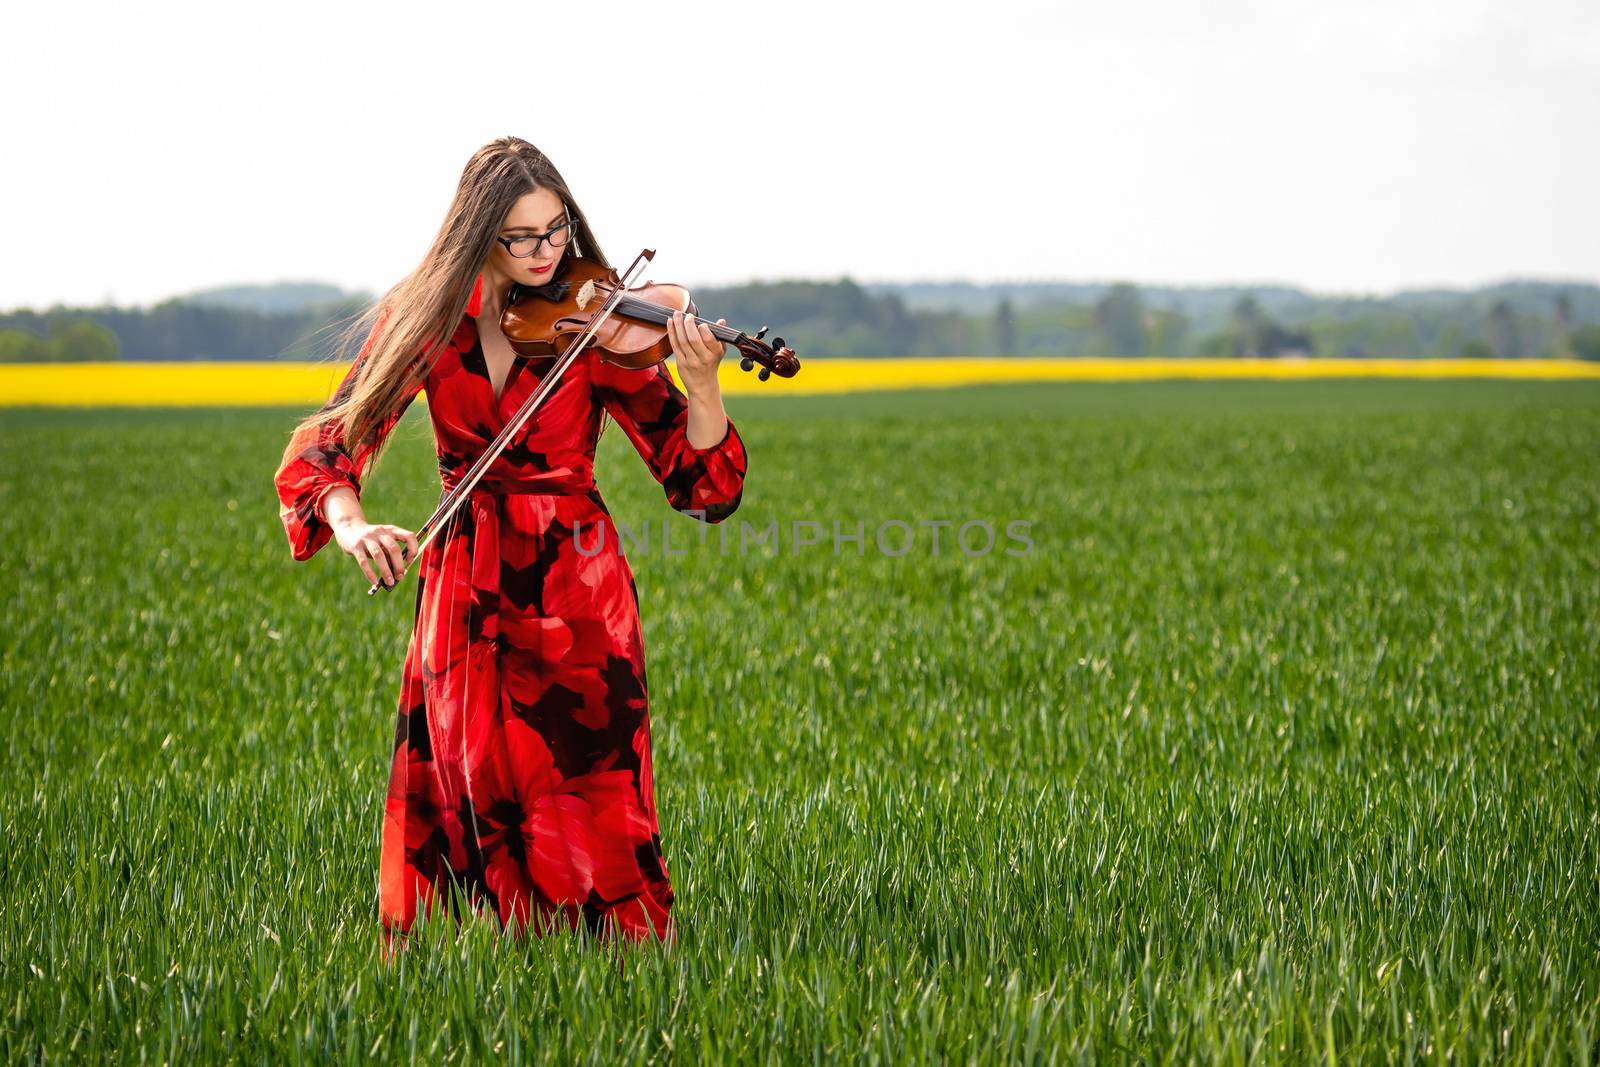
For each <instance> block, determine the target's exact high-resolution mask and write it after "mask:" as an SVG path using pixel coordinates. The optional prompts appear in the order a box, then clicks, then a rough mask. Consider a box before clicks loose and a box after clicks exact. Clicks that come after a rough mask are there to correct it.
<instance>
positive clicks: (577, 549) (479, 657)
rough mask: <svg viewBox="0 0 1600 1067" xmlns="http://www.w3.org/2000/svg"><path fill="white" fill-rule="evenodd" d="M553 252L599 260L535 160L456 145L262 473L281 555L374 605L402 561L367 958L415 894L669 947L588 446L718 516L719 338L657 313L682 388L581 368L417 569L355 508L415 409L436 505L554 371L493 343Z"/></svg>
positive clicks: (542, 275) (723, 449)
mask: <svg viewBox="0 0 1600 1067" xmlns="http://www.w3.org/2000/svg"><path fill="white" fill-rule="evenodd" d="M569 255H574V256H577V255H581V256H584V257H586V258H587V259H590V260H593V261H596V262H598V263H599V264H601V265H602V266H605V267H609V266H610V264H609V263H608V261H607V260H606V259H605V256H604V254H603V253H602V252H601V250H600V246H599V244H598V242H597V241H596V240H595V237H594V233H593V230H591V229H590V227H589V221H588V219H587V218H586V217H585V215H584V213H583V211H582V209H581V208H580V207H579V206H578V203H577V200H576V199H575V198H574V197H573V195H572V193H571V190H569V189H568V188H567V184H566V182H565V181H563V180H562V178H561V175H560V173H559V172H558V171H557V170H556V168H555V166H554V165H553V164H552V163H551V162H550V161H549V160H548V159H547V158H546V157H545V156H544V154H543V153H541V152H540V151H539V150H538V149H536V148H535V147H534V146H533V145H531V144H529V143H528V142H527V141H523V140H521V139H519V138H515V137H507V138H501V139H499V140H496V141H494V142H492V143H490V144H488V145H486V146H485V147H483V148H482V149H480V150H479V151H478V152H477V153H476V154H475V155H474V156H473V157H472V159H471V161H470V162H468V164H467V167H466V170H465V171H464V173H463V174H462V176H461V181H460V185H459V187H458V188H457V190H456V195H455V200H454V202H453V203H452V204H451V206H450V210H449V212H448V214H447V215H446V217H445V221H444V224H443V226H442V228H441V229H440V231H439V234H438V236H437V237H436V238H435V239H434V242H433V246H432V247H431V248H430V249H429V250H428V252H427V255H426V256H425V257H424V258H423V260H422V262H421V263H420V264H419V265H418V267H417V268H416V269H415V270H414V271H412V272H411V274H409V275H408V276H407V277H405V278H404V279H402V280H401V281H400V282H398V283H397V284H396V285H395V286H394V287H393V288H391V289H390V290H389V291H388V292H387V293H386V294H385V295H384V296H383V297H382V298H381V299H380V300H379V302H378V303H377V305H375V306H374V307H373V308H372V309H369V311H368V312H367V313H366V315H364V316H363V317H362V318H361V319H360V320H358V321H357V322H356V323H355V324H354V325H353V326H352V328H351V329H350V330H349V331H348V332H347V333H346V334H345V336H344V337H343V339H342V340H343V341H344V343H346V344H348V343H352V342H354V340H356V339H357V338H359V337H360V336H362V335H363V334H369V336H368V337H367V340H366V343H365V344H364V346H363V347H362V348H361V351H360V354H359V355H358V356H357V357H356V358H355V360H354V362H353V363H352V365H351V367H350V370H349V371H348V373H347V374H346V375H345V377H344V380H343V382H342V384H341V385H340V386H339V388H338V390H337V391H336V392H335V393H334V396H333V398H332V399H331V400H330V401H329V402H328V404H327V405H325V406H324V407H323V408H321V409H320V410H319V411H317V412H316V413H314V414H312V415H310V416H308V417H307V418H306V419H305V420H304V421H302V422H301V423H300V425H299V426H298V427H297V428H296V429H295V431H294V433H293V435H292V438H291V440H290V442H289V445H288V447H287V448H286V449H285V450H284V454H283V459H282V462H281V465H280V466H279V468H278V471H277V474H276V478H275V481H276V484H277V491H278V498H279V502H280V504H281V510H280V516H281V518H282V520H283V525H284V529H285V530H286V531H287V533H288V537H289V545H290V549H291V553H292V555H293V557H294V558H295V559H297V560H306V559H310V558H311V556H312V555H313V554H314V553H315V552H316V551H317V550H318V549H319V548H321V547H322V546H323V545H324V544H326V543H327V542H328V541H329V540H333V541H335V542H336V543H337V544H338V546H339V548H340V549H341V550H342V551H343V552H345V553H346V554H348V555H350V556H352V557H353V558H354V559H355V561H356V564H357V565H358V566H359V568H360V571H361V574H363V575H364V576H365V577H366V580H367V581H368V582H369V583H373V582H382V583H383V584H384V586H385V587H386V588H392V587H393V586H394V585H395V583H396V582H398V581H399V580H400V578H402V577H403V576H404V573H405V570H406V568H407V566H408V564H410V563H412V562H416V563H417V564H418V577H417V592H416V604H415V609H414V616H413V630H412V636H411V642H410V646H409V648H408V650H407V652H406V658H405V663H404V666H403V668H402V671H401V683H400V700H399V714H398V720H397V722H396V728H395V734H394V755H393V762H392V765H391V769H390V778H389V789H388V797H387V801H386V807H385V812H384V820H383V832H382V846H381V857H380V861H379V877H378V888H379V903H380V907H381V920H382V925H383V934H384V941H383V944H384V948H385V955H386V957H387V955H388V954H389V953H390V952H392V950H393V949H394V948H395V947H397V945H396V943H397V941H399V942H403V940H404V935H405V934H406V933H408V932H409V930H410V928H411V925H412V923H413V922H414V920H415V918H416V915H417V911H418V905H419V903H420V904H421V905H422V906H423V907H424V908H427V909H429V910H430V911H431V910H432V906H433V904H434V902H435V900H436V898H437V897H438V896H439V895H440V894H441V892H443V894H444V895H445V896H446V897H447V899H448V900H449V901H450V903H451V908H452V911H453V913H454V914H455V915H456V916H457V918H459V917H460V909H459V907H458V906H457V904H458V902H459V901H461V900H466V901H468V902H470V904H471V905H472V906H473V908H474V909H476V908H477V907H479V906H485V907H488V908H491V909H493V911H494V912H495V913H496V915H497V917H498V919H499V922H500V924H501V926H502V927H503V928H512V929H516V930H521V929H523V928H524V927H526V926H528V925H529V924H532V925H533V926H534V927H535V929H536V930H537V931H538V932H541V933H542V932H545V931H547V930H549V929H552V928H554V926H555V925H556V924H557V923H564V924H565V925H567V926H568V927H571V928H576V927H577V926H578V925H579V924H580V923H581V924H584V925H585V926H587V927H588V929H589V930H590V931H591V932H594V933H596V934H600V935H604V936H610V937H615V936H617V935H621V936H624V937H628V938H631V939H634V940H643V939H648V938H651V937H654V938H658V939H661V940H664V941H671V940H673V939H674V932H673V924H672V913H671V912H672V900H673V893H672V884H671V881H670V879H669V878H668V875H667V866H666V863H665V861H664V859H663V856H662V848H661V837H660V832H659V829H658V825H657V819H656V806H655V793H654V782H653V778H652V774H651V753H650V713H649V699H648V696H647V693H646V682H645V655H644V647H643V644H642V641H641V635H640V627H639V605H638V600H637V594H636V591H635V587H634V581H633V574H632V572H631V571H630V569H629V566H628V563H627V561H626V560H625V559H624V558H623V556H622V554H621V551H620V546H619V542H618V537H617V531H616V529H615V527H614V526H613V525H612V522H611V517H610V514H609V512H608V511H607V509H606V504H605V501H604V500H603V499H602V497H601V495H600V490H599V488H598V487H597V485H596V483H595V471H594V459H595V444H596V441H597V440H598V438H599V435H600V433H601V431H602V429H603V423H604V420H605V418H606V417H607V416H609V417H610V418H611V419H613V420H615V421H616V423H617V424H618V425H620V426H621V427H622V429H623V432H624V433H625V434H626V435H627V437H628V439H629V440H630V441H631V442H632V443H633V447H634V448H635V449H636V450H637V451H638V453H639V455H640V456H641V457H643V459H644V462H645V464H646V465H647V466H648V467H649V469H650V472H651V474H652V475H654V477H655V479H656V480H657V481H658V482H659V483H660V484H661V486H662V487H663V489H664V491H665V493H666V497H667V500H668V502H669V503H670V504H671V506H672V507H673V508H675V509H677V510H678V511H681V512H685V513H687V514H690V515H692V516H694V517H695V518H697V519H700V520H702V521H704V522H711V523H715V522H721V521H722V520H723V519H725V518H727V517H728V516H729V515H730V514H732V513H733V511H734V509H735V508H737V507H738V506H739V497H740V494H741V493H742V491H743V486H744V476H745V468H746V461H745V449H744V443H743V441H742V440H741V439H740V437H739V433H738V430H736V429H735V428H734V426H733V423H732V422H731V421H730V420H729V419H728V417H727V413H726V412H725V411H724V410H723V405H722V397H721V392H720V390H719V388H718V383H717V366H718V363H719V362H720V361H721V359H722V356H723V342H722V341H720V340H718V339H717V337H716V335H715V334H713V332H712V330H711V328H710V327H709V326H708V325H706V324H704V323H700V322H692V323H691V322H689V321H688V320H687V319H686V318H685V317H684V316H683V315H682V314H674V315H672V316H671V320H670V321H669V322H668V323H667V327H666V329H667V335H668V337H669V338H670V340H671V348H672V352H673V355H674V356H675V357H676V360H677V367H678V374H679V375H680V376H681V377H682V379H683V388H682V389H680V388H679V387H678V385H677V384H676V383H675V382H674V381H673V379H672V377H671V376H670V375H669V374H668V373H667V370H666V364H665V363H664V362H661V363H656V364H654V365H652V366H649V367H645V368H643V369H637V370H635V369H627V368H623V367H620V366H617V365H614V364H612V363H609V362H606V361H605V360H602V359H599V358H593V357H592V350H585V351H583V352H581V353H580V354H579V355H578V356H577V358H576V360H575V361H574V362H573V363H572V364H571V365H570V366H568V367H567V368H566V369H565V371H564V373H562V374H561V375H560V377H559V379H558V383H557V384H556V385H555V387H554V390H553V391H552V392H551V393H550V394H549V395H548V396H547V397H546V398H545V400H544V401H543V402H542V404H541V405H540V406H539V407H538V408H537V410H536V412H535V414H534V416H533V417H532V418H531V419H530V420H528V421H527V422H526V423H524V424H523V426H522V428H521V429H520V430H519V431H517V432H516V434H515V437H514V438H513V439H512V440H511V441H510V442H509V443H508V444H507V445H506V446H505V447H504V449H503V451H502V452H501V453H500V454H499V455H498V456H497V457H496V458H494V459H493V460H492V462H491V463H490V465H489V466H488V467H487V469H486V470H485V471H484V473H483V475H482V477H481V480H479V481H478V482H477V484H476V485H475V486H474V487H472V488H471V489H470V490H468V491H467V494H468V495H467V498H466V499H464V500H462V501H461V503H460V505H459V506H458V507H457V508H456V509H455V510H454V511H453V512H452V513H451V515H450V518H449V519H448V520H447V521H446V523H445V525H444V526H442V527H441V529H440V530H439V532H438V535H437V536H436V537H434V538H433V539H431V540H429V541H428V543H427V545H426V548H425V549H424V550H423V551H422V552H421V556H420V559H419V558H418V551H417V549H418V544H417V537H416V535H415V534H413V533H412V532H411V531H410V530H407V529H405V528H403V527H400V526H396V525H393V524H390V523H381V522H374V521H372V520H370V519H369V518H368V517H367V516H366V514H365V513H364V512H363V510H362V507H361V498H360V493H361V478H362V475H363V473H364V472H365V470H366V468H367V465H368V464H369V462H370V461H371V460H372V459H373V458H374V457H375V456H376V455H377V454H378V452H379V450H380V449H381V448H382V446H383V443H384V441H385V438H386V437H387V435H388V433H389V431H390V429H392V428H393V426H394V425H395V423H397V422H398V421H399V419H400V417H401V415H402V414H403V413H404V412H405V410H406V407H407V406H408V405H409V404H410V402H411V401H412V399H413V398H415V396H416V395H417V393H418V392H419V391H421V390H426V391H427V394H428V414H429V418H430V419H431V421H432V423H433V433H434V438H435V443H436V446H437V453H438V459H439V471H440V478H441V482H442V485H443V487H444V489H445V490H446V491H449V490H450V489H452V488H453V487H454V486H455V485H456V484H458V483H459V482H460V481H461V480H462V478H463V475H464V474H465V473H466V471H467V469H468V467H469V466H470V465H471V464H472V462H473V461H474V460H475V459H477V458H479V457H481V456H482V455H483V454H484V453H485V451H486V446H487V445H488V444H489V443H490V442H491V441H492V440H493V439H494V438H495V437H496V435H497V434H499V432H500V431H501V430H502V429H503V428H504V427H505V426H506V425H507V421H508V419H510V418H511V417H512V416H513V414H514V413H516V412H517V411H518V409H519V405H521V404H522V403H523V401H524V400H525V399H526V398H528V396H529V395H530V393H532V392H533V391H534V390H535V389H536V388H537V387H538V386H539V384H540V382H541V380H542V376H543V374H544V373H545V372H546V371H548V370H549V369H550V365H551V364H553V363H554V362H555V360H554V359H553V358H552V359H547V360H546V359H530V358H527V357H524V356H521V355H519V354H518V353H517V352H516V351H515V350H514V349H513V348H512V347H511V345H510V343H509V342H508V340H507V339H506V337H505V336H503V334H502V331H501V328H500V323H501V319H502V315H501V313H502V311H503V310H504V308H505V305H506V301H507V297H508V295H509V294H510V293H511V292H512V286H513V284H514V283H516V284H520V285H522V286H534V287H537V286H542V285H545V284H546V283H548V282H550V281H553V280H557V279H559V278H560V277H561V276H562V267H563V264H564V263H566V262H567V259H566V257H567V256H569ZM720 325H721V320H719V326H720ZM369 331H370V333H369ZM440 337H444V338H446V339H447V340H446V341H445V342H444V343H442V344H440V343H438V342H437V339H438V338H440Z"/></svg>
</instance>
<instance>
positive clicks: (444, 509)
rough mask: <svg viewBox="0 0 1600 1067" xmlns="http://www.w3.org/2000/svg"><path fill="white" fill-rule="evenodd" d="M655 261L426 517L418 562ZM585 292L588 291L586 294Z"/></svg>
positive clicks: (642, 259) (648, 256) (611, 298)
mask: <svg viewBox="0 0 1600 1067" xmlns="http://www.w3.org/2000/svg"><path fill="white" fill-rule="evenodd" d="M655 258H656V252H655V249H653V248H646V249H645V250H644V251H642V252H640V253H639V254H638V256H636V257H634V260H633V263H632V265H630V266H629V267H628V269H627V271H626V272H625V273H624V274H623V276H622V280H621V282H620V283H619V284H618V285H616V286H614V287H612V289H611V290H610V292H609V293H607V294H606V299H605V303H604V304H602V305H601V307H600V310H599V311H597V312H596V313H595V314H594V315H592V316H590V318H589V324H588V325H587V326H585V327H584V329H583V332H582V333H581V334H579V335H578V336H577V337H576V338H574V339H573V341H572V343H571V344H569V345H567V347H566V349H565V350H564V351H563V352H562V353H561V355H560V356H558V357H557V358H556V362H555V364H554V365H553V366H552V367H551V368H550V370H549V372H548V373H547V374H545V376H544V380H543V381H541V382H540V383H539V388H538V389H537V390H535V391H534V393H533V394H532V395H531V396H529V397H528V399H527V400H524V401H523V402H522V406H521V407H520V408H518V409H517V413H516V414H515V415H513V416H512V417H511V421H510V422H508V423H506V425H505V428H504V429H502V430H501V431H500V432H499V433H498V434H496V435H495V439H494V440H493V441H490V442H489V447H488V448H487V449H485V450H484V453H483V454H482V455H481V456H479V457H478V458H477V459H476V460H475V461H474V462H473V464H472V466H471V467H469V468H467V473H466V474H465V475H464V476H463V477H462V479H461V481H460V482H459V483H457V485H456V487H455V488H454V489H452V490H451V491H450V492H449V493H448V494H446V495H445V498H444V499H443V500H441V501H440V502H439V506H438V507H437V508H435V509H434V512H433V514H432V515H429V516H428V520H427V521H426V522H424V523H423V524H422V529H421V531H420V533H421V536H419V537H418V538H417V555H416V558H417V559H421V558H422V550H423V549H425V548H427V547H428V544H429V542H431V541H432V540H433V539H434V537H436V536H437V535H438V533H439V531H440V530H441V529H443V527H444V524H445V523H447V522H448V521H449V520H450V516H451V515H452V514H453V513H454V512H455V509H456V508H457V507H458V506H459V505H460V504H461V502H462V501H463V500H465V499H466V498H467V494H468V493H471V492H472V488H473V486H475V485H477V484H478V482H479V481H480V480H481V479H482V478H483V476H484V474H485V473H487V471H488V470H489V466H490V464H492V463H493V462H494V461H495V460H496V459H497V458H498V457H499V455H500V453H501V452H502V451H504V450H505V447H506V445H508V444H510V443H511V438H512V437H514V436H515V435H516V433H517V431H518V430H520V429H521V428H522V424H523V423H525V422H527V421H528V418H529V417H530V416H531V415H532V414H533V413H534V412H535V411H536V410H538V408H539V405H540V404H542V403H544V400H545V397H547V396H549V395H550V394H551V393H552V392H554V391H555V387H556V386H557V385H558V384H559V383H560V381H561V375H562V374H563V373H564V372H565V371H566V369H567V368H568V367H570V366H571V365H572V364H573V363H574V362H575V361H576V360H577V358H578V356H579V355H580V354H581V353H582V352H583V346H584V345H586V344H588V343H589V342H590V341H592V340H593V339H594V335H595V332H596V331H597V330H599V329H600V327H601V325H602V324H603V323H604V322H605V321H606V319H608V318H610V317H611V313H612V312H613V311H615V310H616V308H617V306H618V305H619V304H620V303H621V302H622V300H623V298H624V297H625V296H626V294H627V291H628V285H629V279H630V278H632V276H633V274H634V272H636V271H638V270H639V269H640V268H641V267H643V266H644V265H645V264H647V263H649V262H650V261H651V260H653V259H655ZM595 288H596V287H595V284H594V282H592V281H589V282H585V283H584V287H583V289H579V290H578V306H579V308H580V309H581V308H582V307H583V306H584V305H585V304H586V303H588V302H589V301H590V300H592V299H594V294H593V290H594V289H595ZM584 289H589V290H591V291H590V292H589V293H588V294H585V293H584ZM388 588H389V587H388V586H386V585H384V584H383V582H382V581H381V580H380V581H376V582H373V583H372V588H370V589H368V590H367V595H368V596H372V595H373V594H374V593H376V592H377V591H378V590H379V589H382V590H384V591H385V592H388Z"/></svg>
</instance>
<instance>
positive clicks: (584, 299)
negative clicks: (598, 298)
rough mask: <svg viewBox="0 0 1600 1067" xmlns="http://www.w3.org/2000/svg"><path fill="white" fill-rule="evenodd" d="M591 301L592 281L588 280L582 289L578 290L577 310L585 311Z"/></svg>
mask: <svg viewBox="0 0 1600 1067" xmlns="http://www.w3.org/2000/svg"><path fill="white" fill-rule="evenodd" d="M593 300H594V279H593V278H590V279H589V280H588V281H586V282H584V283H583V286H582V288H580V289H579V290H578V310H579V311H584V310H586V309H587V308H588V307H589V304H590V302H591V301H593Z"/></svg>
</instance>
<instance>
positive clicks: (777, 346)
mask: <svg viewBox="0 0 1600 1067" xmlns="http://www.w3.org/2000/svg"><path fill="white" fill-rule="evenodd" d="M772 350H773V351H774V352H781V351H783V338H781V337H774V338H773V339H772Z"/></svg>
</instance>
